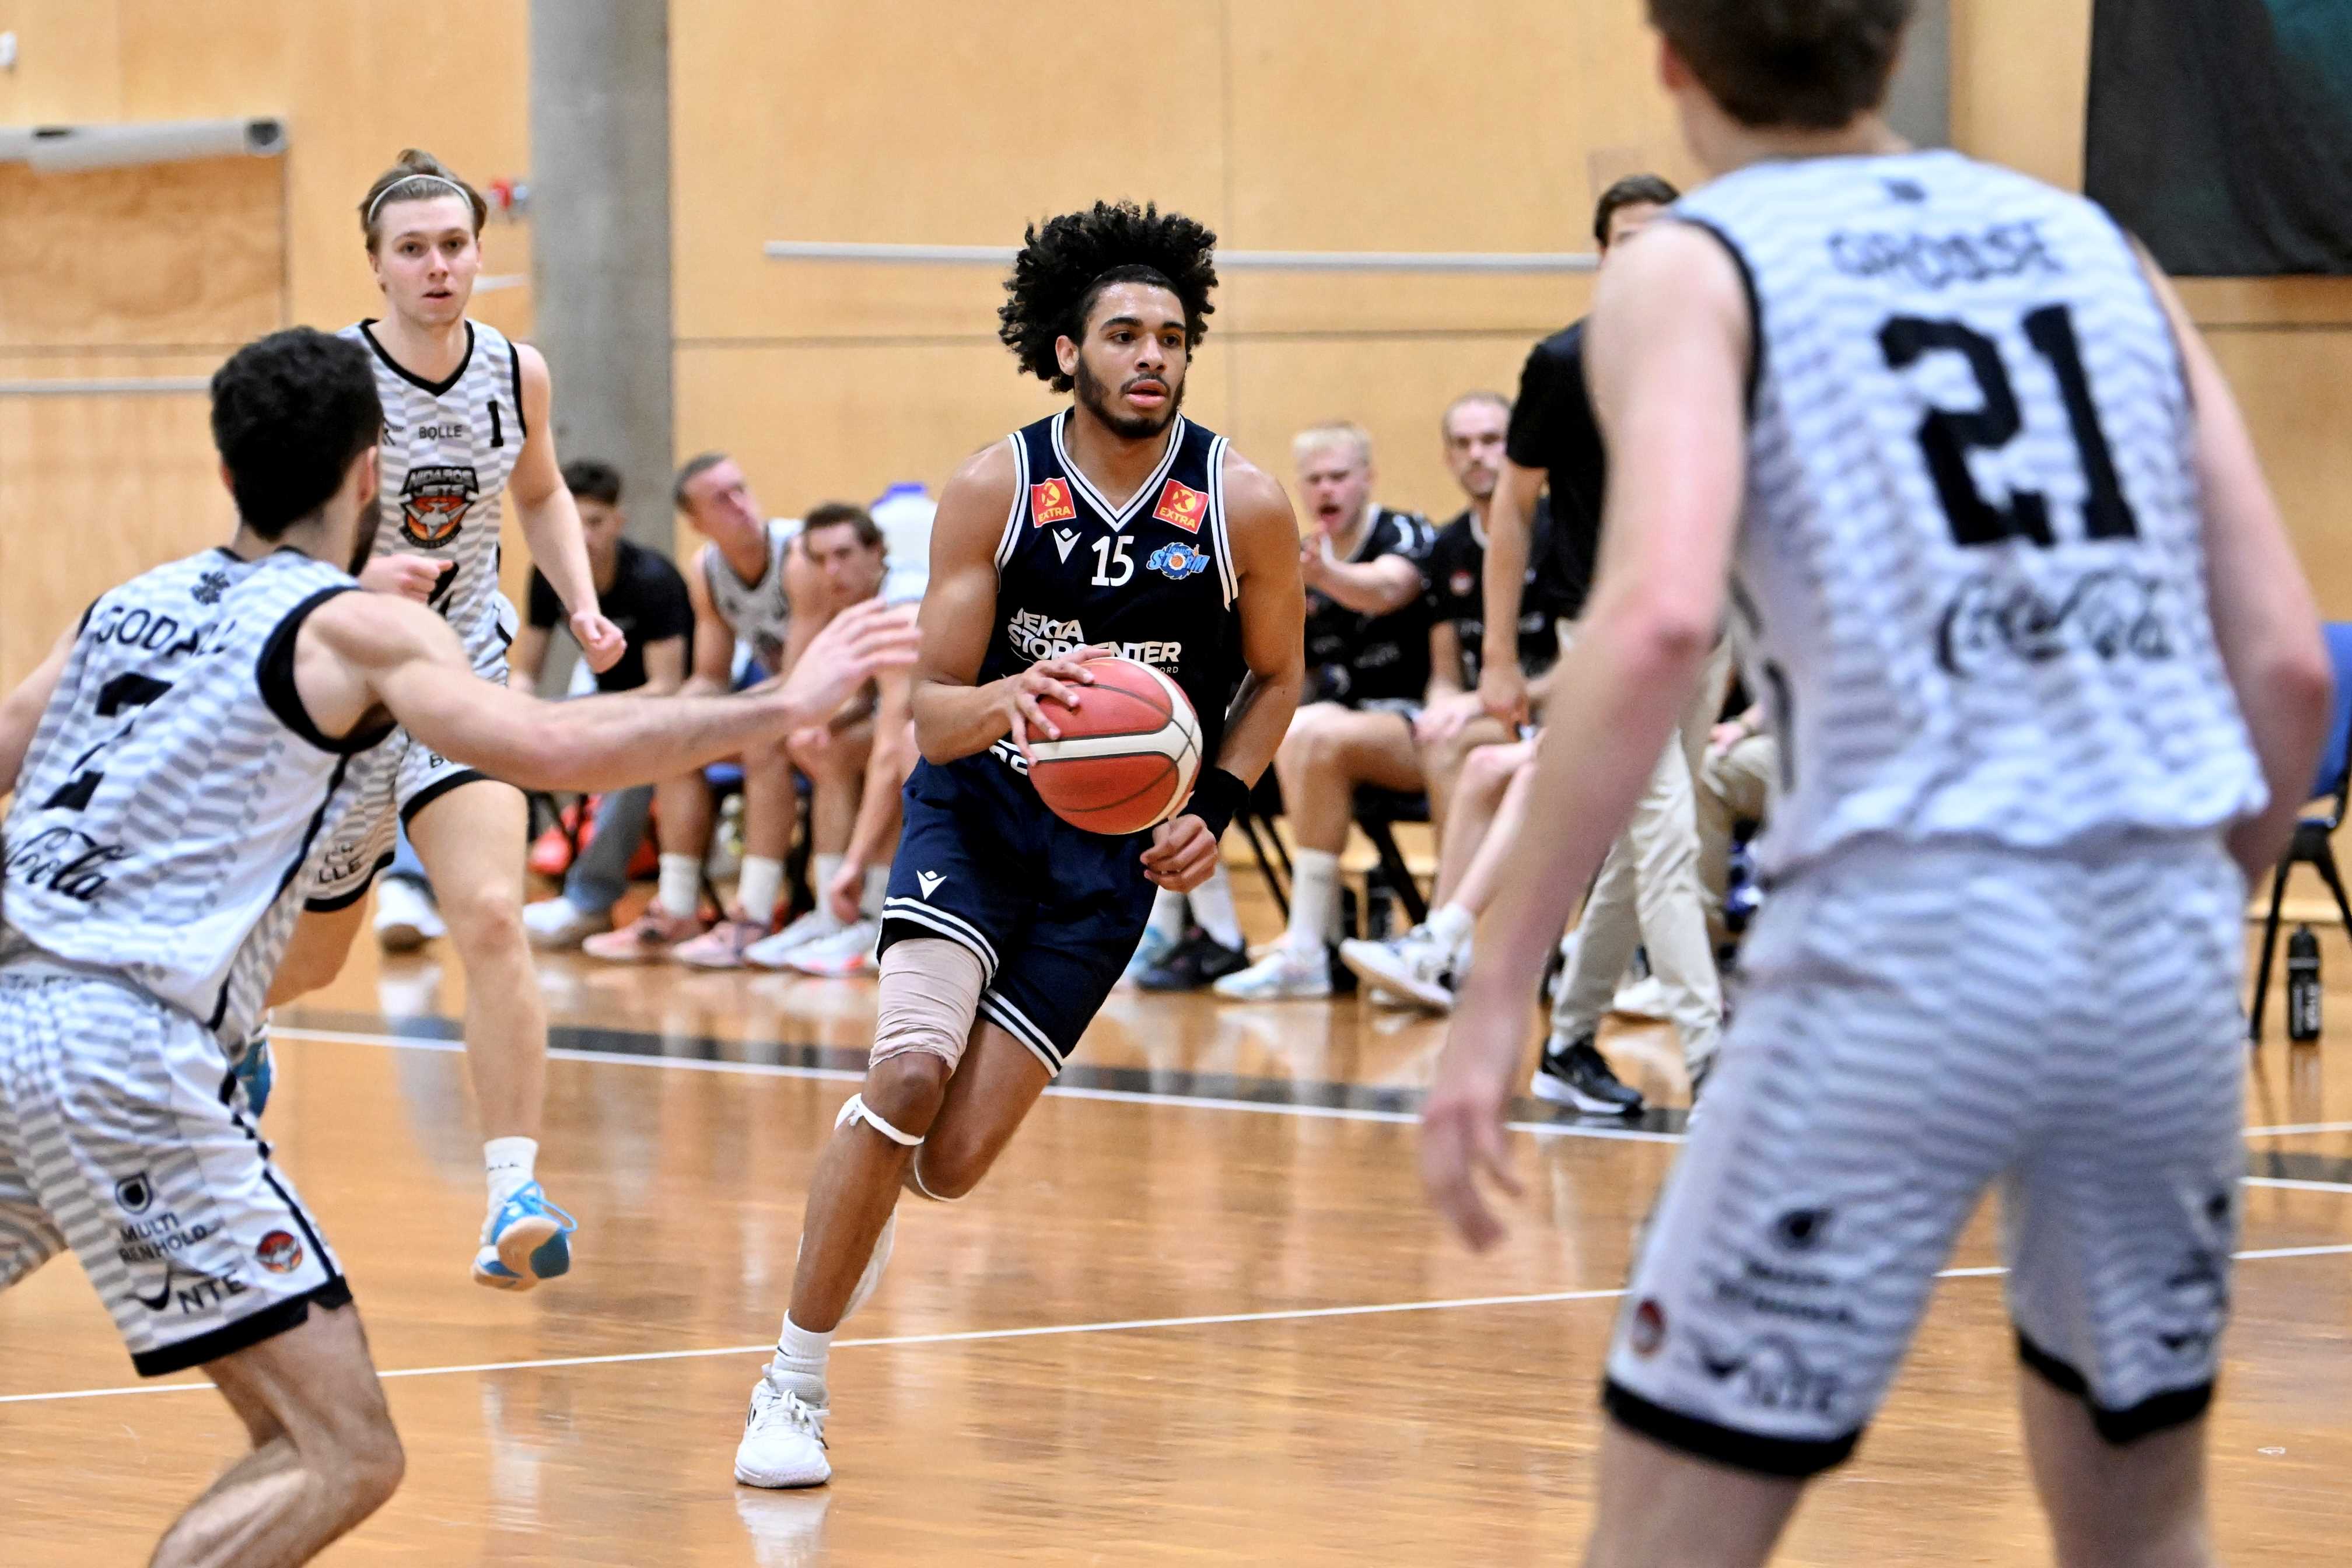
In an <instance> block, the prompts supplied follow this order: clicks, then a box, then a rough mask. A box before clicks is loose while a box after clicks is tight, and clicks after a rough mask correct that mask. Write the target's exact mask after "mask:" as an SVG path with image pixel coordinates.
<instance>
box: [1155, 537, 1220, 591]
mask: <svg viewBox="0 0 2352 1568" xmlns="http://www.w3.org/2000/svg"><path fill="white" fill-rule="evenodd" d="M1144 564H1145V565H1146V566H1149V567H1150V568H1151V569H1152V570H1153V571H1154V572H1157V573H1159V574H1160V575H1161V576H1162V577H1168V578H1172V579H1174V580H1175V581H1176V582H1179V583H1181V582H1182V581H1183V580H1184V579H1185V578H1187V577H1197V576H1199V575H1200V574H1202V573H1203V572H1206V571H1207V570H1208V569H1209V552H1207V551H1205V550H1202V549H1201V548H1200V547H1199V546H1198V545H1193V544H1163V545H1161V546H1160V548H1159V549H1157V550H1155V551H1153V552H1151V558H1150V560H1148V561H1146V562H1145V563H1144Z"/></svg>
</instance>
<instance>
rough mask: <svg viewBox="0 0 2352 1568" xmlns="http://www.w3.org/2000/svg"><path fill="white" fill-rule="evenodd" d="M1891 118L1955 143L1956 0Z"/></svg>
mask: <svg viewBox="0 0 2352 1568" xmlns="http://www.w3.org/2000/svg"><path fill="white" fill-rule="evenodd" d="M541 4H542V5H543V4H545V0H541ZM1886 120H1887V123H1888V124H1890V125H1892V126H1893V127H1894V128H1895V134H1896V135H1898V136H1901V137H1902V138H1903V139H1904V140H1905V141H1906V142H1910V143H1911V144H1912V145H1914V146H1916V147H1948V146H1950V145H1951V144H1952V0H1919V4H1918V6H1917V10H1916V15H1915V16H1914V18H1913V20H1912V23H1911V33H1910V36H1909V37H1908V38H1907V39H1906V41H1905V43H1904V47H1903V63H1902V65H1901V66H1900V67H1898V68H1896V70H1895V86H1894V89H1893V90H1892V91H1890V92H1889V93H1888V94H1887V95H1886Z"/></svg>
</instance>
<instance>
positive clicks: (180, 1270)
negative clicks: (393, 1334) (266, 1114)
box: [0, 968, 351, 1377]
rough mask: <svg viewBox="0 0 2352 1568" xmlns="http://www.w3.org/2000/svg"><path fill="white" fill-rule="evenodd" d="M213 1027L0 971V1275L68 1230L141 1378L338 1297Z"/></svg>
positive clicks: (326, 1256)
mask: <svg viewBox="0 0 2352 1568" xmlns="http://www.w3.org/2000/svg"><path fill="white" fill-rule="evenodd" d="M244 1105H245V1099H244V1091H243V1089H241V1088H240V1087H239V1086H237V1085H236V1084H235V1083H234V1082H233V1080H232V1079H230V1077H229V1064H228V1060H227V1058H226V1055H225V1053H224V1052H223V1050H222V1048H221V1045H220V1042H219V1041H218V1040H216V1039H215V1038H214V1037H213V1036H212V1035H211V1034H210V1033H209V1032H208V1031H206V1030H205V1028H204V1027H203V1026H202V1025H200V1024H198V1023H197V1022H196V1020H195V1019H194V1018H193V1017H191V1016H188V1015H187V1014H185V1013H182V1012H180V1011H178V1010H176V1009H174V1008H171V1007H166V1006H164V1005H163V1004H162V1003H159V1002H157V1001H155V1000H153V999H152V997H149V996H146V995H144V994H142V993H140V992H138V991H134V990H132V989H131V988H129V987H127V986H124V985H120V984H115V983H113V982H110V981H107V980H101V979H96V978H91V977H86V976H82V975H78V974H74V975H66V974H58V973H54V972H44V971H30V970H26V969H22V968H19V969H15V970H10V971H5V972H0V1289H6V1288H7V1287H9V1286H10V1285H13V1284H15V1283H16V1281H17V1280H19V1279H23V1278H24V1277H25V1276H26V1275H27V1274H29V1273H31V1272H32V1271H33V1270H34V1269H36V1268H39V1267H40V1266H41V1265H42V1264H44V1263H46V1262H47V1261H48V1260H49V1259H50V1258H53V1257H55V1256H56V1255H57V1254H58V1252H60V1251H62V1250H64V1248H65V1247H68V1246H70V1247H72V1248H73V1249H74V1251H75V1252H76V1253H77V1254H78V1255H79V1257H80V1258H81V1263H82V1268H84V1269H85V1270H86V1271H87V1272H88V1273H89V1279H90V1283H91V1284H92V1285H93V1286H95V1287H96V1288H97V1289H98V1294H99V1299H100V1300H102V1301H103V1302H105V1304H106V1310H108V1311H109V1312H110V1313H111V1314H112V1315H113V1318H114V1326H115V1327H116V1328H117V1329H118V1330H119V1331H121V1334H122V1339H123V1342H124V1343H125V1344H127V1345H128V1346H129V1347H130V1349H131V1364H132V1365H133V1366H135V1367H137V1368H138V1370H139V1372H140V1373H141V1374H142V1376H147V1377H155V1376H159V1375H161V1374H163V1373H168V1372H178V1371H180V1370H181V1369H183V1368H184V1367H191V1366H199V1365H202V1364H203V1363H205V1362H209V1361H214V1360H217V1359H218V1358H220V1357H222V1356H225V1355H228V1354H231V1353H233V1352H236V1351H240V1350H243V1349H245V1348H247V1346H249V1345H253V1344H257V1343H258V1342H261V1341H263V1340H265V1339H268V1338H269V1337H270V1336H271V1335H273V1334H278V1333H283V1332H285V1331H287V1330H289V1329H291V1328H293V1327H295V1326H296V1325H297V1324H299V1323H300V1322H301V1321H303V1320H304V1319H305V1318H307V1317H308V1316H309V1315H310V1304H311V1303H312V1302H314V1301H315V1302H317V1303H319V1304H320V1305H321V1306H327V1307H338V1306H341V1305H343V1304H345V1303H347V1302H348V1301H350V1300H351V1290H350V1289H349V1287H347V1286H346V1285H345V1284H344V1283H343V1279H342V1270H341V1266H340V1265H339V1264H338V1263H337V1262H336V1260H335V1257H334V1254H333V1253H331V1252H330V1251H329V1250H328V1248H327V1244H326V1243H325V1241H323V1240H322V1239H321V1238H320V1236H319V1232H318V1229H317V1227H316V1226H313V1225H312V1224H311V1223H310V1217H309V1215H306V1214H305V1213H304V1212H303V1209H302V1206H301V1205H300V1203H299V1201H298V1200H297V1199H296V1197H295V1195H294V1190H293V1188H292V1187H291V1186H290V1185H289V1184H288V1183H287V1181H286V1179H285V1178H284V1177H283V1176H281V1175H279V1174H278V1173H277V1172H276V1171H275V1170H274V1169H272V1167H271V1165H270V1163H269V1150H268V1145H267V1144H265V1143H263V1142H261V1141H260V1140H259V1139H258V1138H257V1136H256V1135H255V1133H254V1131H253V1129H252V1127H251V1125H250V1124H249V1122H248V1121H247V1118H246V1116H245V1114H244Z"/></svg>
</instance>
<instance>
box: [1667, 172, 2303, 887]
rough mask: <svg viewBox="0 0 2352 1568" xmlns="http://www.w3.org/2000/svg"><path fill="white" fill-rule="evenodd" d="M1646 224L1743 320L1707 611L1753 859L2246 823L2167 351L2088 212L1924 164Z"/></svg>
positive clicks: (2174, 369) (2134, 278) (2171, 353)
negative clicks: (1766, 806)
mask: <svg viewBox="0 0 2352 1568" xmlns="http://www.w3.org/2000/svg"><path fill="white" fill-rule="evenodd" d="M1675 216H1677V217H1678V218H1680V219H1682V220H1684V221H1685V222H1690V223H1695V224H1697V225H1699V226H1703V227H1705V228H1707V229H1709V230H1711V231H1713V232H1714V233H1715V234H1716V236H1717V237H1718V238H1720V239H1722V240H1723V241H1724V243H1725V244H1726V245H1727V247H1729V248H1730V249H1731V251H1732V252H1733V254H1734V256H1735V257H1736V258H1738V261H1739V262H1740V264H1741V266H1742V268H1743V269H1744V271H1745V273H1746V275H1747V282H1748V290H1749V295H1750V299H1751V301H1752V304H1753V308H1754V311H1755V315H1756V356H1757V357H1756V364H1755V367H1754V368H1755V379H1754V385H1753V389H1752V398H1751V406H1750V418H1749V434H1748V498H1747V508H1746V517H1745V521H1744V523H1743V525H1742V530H1741V535H1740V539H1739V543H1738V552H1737V557H1736V566H1735V573H1734V583H1733V604H1734V607H1735V611H1736V613H1737V615H1738V617H1739V619H1740V620H1741V621H1743V622H1744V623H1745V627H1744V629H1745V631H1746V632H1747V634H1748V637H1747V639H1746V641H1747V657H1748V660H1749V664H1750V668H1749V671H1748V674H1749V678H1750V685H1751V688H1752V689H1755V690H1756V691H1757V692H1759V694H1760V695H1761V696H1762V697H1763V698H1764V700H1765V701H1766V702H1767V704H1768V706H1769V710H1770V712H1771V715H1772V720H1773V722H1774V724H1775V725H1776V726H1777V727H1778V729H1779V731H1780V737H1781V741H1782V747H1783V757H1784V760H1785V762H1784V777H1783V779H1782V781H1781V782H1782V785H1783V788H1782V792H1781V796H1780V799H1779V800H1778V802H1777V803H1776V805H1775V806H1774V810H1773V815H1772V820H1771V822H1770V824H1769V827H1768V829H1767V833H1766V838H1765V841H1764V843H1763V845H1762V847H1761V859H1762V862H1763V864H1764V865H1765V866H1766V867H1767V868H1769V869H1771V870H1773V871H1775V872H1777V873H1781V874H1785V873H1787V872H1788V871H1790V870H1791V869H1793V868H1797V867H1799V866H1801V865H1802V864H1804V863H1806V862H1808V861H1811V860H1814V859H1817V858H1820V857H1822V855H1825V854H1827V853H1828V852H1830V851H1831V850H1832V849H1835V848H1836V847H1839V846H1840V845H1842V844H1844V843H1846V842H1849V841H1851V840H1853V839H1855V838H1858V837H1865V836H1883V837H1894V838H1897V839H1915V840H1916V839H1931V838H1940V837H1972V838H1980V839H1986V840H1990V841H1992V842H1997V843H2000V844H2005V845H2009V846H2012V847H2021V848H2039V847H2056V846H2062V845H2067V844H2071V843H2075V842H2078V841H2081V840H2083V839H2084V838H2087V837H2093V836H2097V835H2102V834H2110V833H2115V832H2129V831H2134V830H2152V831H2158V832H2165V831H2200V830H2204V829H2209V828H2213V827H2217V826H2221V825H2224V824H2226V823H2229V822H2231V821H2232V820H2234V819H2236V818H2238V817H2240V816H2243V815H2245V814H2246V813H2248V812H2251V811H2253V810H2257V809H2259V808H2260V806H2261V805H2262V803H2263V798H2264V789H2263V779H2262V774H2261V770H2260V767H2259V765H2258V763H2257V762H2256V760H2255V758H2254V755H2253V752H2252V744H2251V742H2250V741H2249V738H2248V736H2247V732H2246V728H2245V722H2244V720H2243V717H2242V715H2241V713H2240V712H2239V710H2238V705H2237V700H2236V697H2235V695H2234V693H2233V692H2232V690H2231V687H2230V684H2229V681H2228V678H2227V675H2226V672H2225V671H2224V669H2223V668H2222V664H2221V655H2220V652H2219V649H2218V647H2217V646H2216V642H2215V638H2214V634H2213V627H2212V622H2211V618H2210V612H2209V608H2208V599H2207V588H2206V579H2205V565H2204V553H2203V552H2204V542H2203V531H2204V520H2203V515H2202V507H2201V501H2200V491H2199V484H2198V479H2197V473H2196V468H2195V458H2194V447H2195V430H2194V413H2193V410H2192V409H2191V407H2190V405H2189V392H2188V387H2187V382H2186V376H2185V373H2184V370H2183V366H2182V361H2181V356H2180V350H2179V344H2178V343H2177V342H2175V340H2174V337H2173V333H2172V330H2171V324H2170V321H2169V320H2168V318H2167V316H2166V314H2165V312H2164V309H2163V307H2162V305H2161V304H2160V302H2159V301H2158V298H2157V296H2156V293H2155V290H2154V289H2153V288H2152V286H2151V285H2150V283H2149V281H2148V279H2147V276H2146V274H2145V273H2144V272H2143V271H2142V269H2141V267H2140V263H2139V259H2138V257H2137V253H2136V251H2135V250H2134V249H2133V247H2132V246H2131V244H2130V242H2129V241H2128V240H2127V239H2126V237H2125V236H2124V235H2123V233H2122V231H2121V230H2120V229H2118V228H2117V227H2116V225H2115V223H2114V222H2113V221H2112V220H2111V219H2110V218H2108V217H2107V216H2106V215H2105V213H2103V212H2102V211H2100V210H2099V209H2098V208H2097V207H2095V206H2094V205H2091V204H2090V203H2088V202H2085V201H2084V200H2082V199H2081V198H2079V197H2076V196H2072V195H2066V194H2064V193H2062V192H2060V191H2057V190H2054V189H2053V188H2051V187H2049V186H2047V185H2043V184H2040V183H2038V182H2036V181H2033V180H2031V179H2028V178H2026V177H2025V176H2024V175H2021V174H2014V173H2011V171H2009V170H2005V169H2000V168H1995V167H1992V166H1990V165H1988V164H1983V163H1975V162H1973V161H1971V160H1969V159H1967V158H1964V157H1961V156H1960V155H1958V154H1957V153H1908V154H1904V155H1900V156H1894V157H1878V158H1821V159H1807V160H1798V161H1792V162H1776V163H1762V164H1758V165H1755V166H1752V167H1750V168H1748V169H1745V170H1742V171H1740V172H1738V173H1737V174H1731V175H1728V176H1727V177H1726V178H1724V179H1721V180H1718V181H1717V182H1715V183H1714V184H1709V185H1707V186H1706V187H1705V188H1704V189H1702V190H1700V191H1698V192H1696V193H1694V194H1693V195H1690V196H1688V197H1686V198H1685V200H1684V201H1683V202H1682V203H1681V204H1680V205H1677V206H1676V208H1675Z"/></svg>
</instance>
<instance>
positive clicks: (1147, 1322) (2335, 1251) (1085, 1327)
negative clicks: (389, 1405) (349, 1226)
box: [0, 1242, 2352, 1405]
mask: <svg viewBox="0 0 2352 1568" xmlns="http://www.w3.org/2000/svg"><path fill="white" fill-rule="evenodd" d="M2343 1253H2352V1242H2345V1243H2341V1244H2338V1245H2334V1246H2326V1247H2268V1248H2264V1249H2262V1250H2259V1251H2252V1252H2241V1253H2237V1254H2235V1255H2234V1256H2235V1257H2236V1258H2238V1259H2239V1260H2240V1261H2242V1262H2244V1261H2252V1260H2254V1259H2257V1258H2332V1257H2336V1256H2337V1255H2339V1254H2343ZM2008 1272H2009V1270H2008V1269H2006V1268H2000V1267H1999V1266H1998V1265H1995V1266H1990V1267H1982V1268H1947V1269H1944V1270H1942V1271H1941V1272H1939V1273H1938V1274H1937V1276H1936V1278H1937V1279H1998V1278H2000V1276H2001V1275H2004V1274H2006V1273H2008ZM1625 1294H1626V1292H1625V1291H1624V1290H1623V1289H1614V1290H1548V1291H1544V1292H1541V1293H1538V1294H1535V1295H1527V1296H1462V1297H1457V1298H1455V1299H1454V1300H1445V1301H1379V1302H1372V1303H1370V1304H1367V1305H1363V1306H1355V1307H1295V1308H1289V1309H1286V1310H1280V1311H1272V1312H1220V1313H1216V1314H1214V1315H1212V1316H1207V1317H1194V1318H1126V1319H1122V1320H1120V1321H1116V1322H1108V1323H1046V1324H1043V1325H1040V1326H1038V1327H1035V1328H1027V1329H970V1330H965V1331H961V1332H954V1333H943V1334H898V1335H894V1336H891V1337H889V1338H886V1339H871V1340H836V1341H835V1342H834V1347H833V1348H834V1349H835V1350H837V1351H845V1350H874V1349H889V1348H898V1347H904V1346H908V1345H947V1344H978V1343H982V1342H990V1341H995V1340H1035V1339H1048V1338H1055V1337H1057V1336H1060V1335H1064V1334H1121V1333H1139V1332H1143V1331H1149V1330H1153V1329H1198V1328H1217V1327H1223V1326H1229V1325H1232V1324H1236V1323H1293V1322H1306V1321H1312V1320H1314V1319H1318V1318H1370V1317H1383V1316H1388V1315H1391V1314H1394V1313H1398V1312H1446V1311H1461V1310H1471V1309H1475V1308H1479V1307H1540V1306H1550V1305H1555V1304H1558V1303H1560V1302H1569V1301H1614V1300H1620V1299H1622V1297H1623V1296H1624V1295H1625ZM774 1349H775V1346H774V1345H773V1344H772V1343H767V1342H761V1343H760V1344H752V1345H721V1346H719V1347H718V1348H716V1349H711V1350H691V1351H632V1352H624V1353H621V1354H618V1355H583V1356H558V1357H554V1358H552V1359H550V1360H545V1361H491V1362H474V1363H467V1364H463V1365H457V1366H411V1367H395V1368H394V1369H393V1370H391V1371H389V1372H380V1373H377V1374H376V1375H377V1376H379V1377H381V1378H383V1379H384V1380H386V1381H387V1382H388V1381H390V1380H391V1379H393V1378H396V1377H447V1376H452V1375H457V1374H461V1373H486V1372H538V1371H545V1370H549V1369H551V1368H555V1367H566V1366H618V1365H624V1364H627V1363H636V1362H656V1361H702V1360H708V1359H709V1358H711V1357H713V1356H730V1355H764V1354H766V1353H768V1352H772V1351H773V1350H774ZM211 1386H212V1384H208V1383H142V1384H131V1385H130V1386H129V1387H124V1388H77V1389H71V1390H68V1391H65V1392H62V1393H57V1394H0V1405H45V1404H59V1403H62V1402H64V1401H66V1400H68V1399H112V1398H116V1397H119V1396H121V1395H124V1394H185V1393H188V1392H190V1391H192V1390H195V1389H203V1388H210V1387H211Z"/></svg>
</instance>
